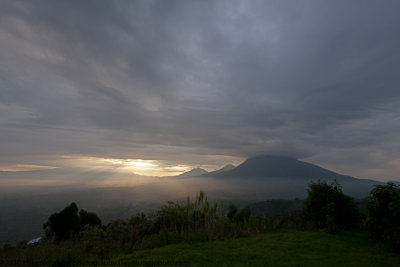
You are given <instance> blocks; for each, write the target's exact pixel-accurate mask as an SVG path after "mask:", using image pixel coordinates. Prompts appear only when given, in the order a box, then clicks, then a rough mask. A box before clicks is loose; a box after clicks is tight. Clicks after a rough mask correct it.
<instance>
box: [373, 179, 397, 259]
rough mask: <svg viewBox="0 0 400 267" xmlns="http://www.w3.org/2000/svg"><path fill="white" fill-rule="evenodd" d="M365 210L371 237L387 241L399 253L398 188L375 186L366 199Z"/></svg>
mask: <svg viewBox="0 0 400 267" xmlns="http://www.w3.org/2000/svg"><path fill="white" fill-rule="evenodd" d="M366 208H367V219H366V223H367V227H368V229H369V231H370V233H371V236H372V237H373V238H375V239H385V240H388V241H389V242H390V244H391V246H392V248H393V249H394V250H397V251H400V187H399V186H398V185H397V186H396V185H395V184H394V183H387V184H386V185H376V186H375V188H374V189H372V191H371V195H370V196H369V197H368V198H367V199H366Z"/></svg>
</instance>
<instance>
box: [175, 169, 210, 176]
mask: <svg viewBox="0 0 400 267" xmlns="http://www.w3.org/2000/svg"><path fill="white" fill-rule="evenodd" d="M207 173H208V171H206V170H204V169H202V168H194V169H191V170H190V171H187V172H184V173H182V174H180V175H178V176H177V177H196V176H202V175H204V174H207Z"/></svg>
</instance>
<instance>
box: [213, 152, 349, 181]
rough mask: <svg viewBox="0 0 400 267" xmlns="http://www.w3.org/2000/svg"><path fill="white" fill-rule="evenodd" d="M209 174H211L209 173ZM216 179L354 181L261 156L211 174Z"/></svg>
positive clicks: (290, 160)
mask: <svg viewBox="0 0 400 267" xmlns="http://www.w3.org/2000/svg"><path fill="white" fill-rule="evenodd" d="M210 174H211V173H210ZM213 174H215V175H216V176H218V177H231V178H245V179H249V178H259V179H268V178H274V179H275V178H297V179H307V180H315V179H328V180H333V179H338V180H346V179H356V178H353V177H351V176H346V175H341V174H339V173H336V172H333V171H330V170H327V169H324V168H321V167H319V166H317V165H314V164H311V163H307V162H303V161H300V160H297V159H295V158H290V157H285V156H273V155H261V156H256V157H252V158H249V159H247V160H246V161H245V162H243V163H242V164H240V165H239V166H237V167H236V168H234V169H232V170H229V171H226V172H222V173H213Z"/></svg>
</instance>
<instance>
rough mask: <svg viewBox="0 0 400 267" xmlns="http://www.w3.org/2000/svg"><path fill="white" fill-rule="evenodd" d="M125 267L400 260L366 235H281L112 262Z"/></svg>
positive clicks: (385, 263)
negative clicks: (140, 266) (130, 266)
mask: <svg viewBox="0 0 400 267" xmlns="http://www.w3.org/2000/svg"><path fill="white" fill-rule="evenodd" d="M114 261H115V263H118V262H119V263H122V264H123V265H124V264H126V265H131V264H132V265H133V266H134V265H135V264H137V265H156V266H157V265H162V266H166V265H172V266H173V265H178V266H179V265H182V266H188V265H189V266H400V255H399V254H394V253H392V252H390V250H389V248H388V247H387V246H386V245H385V244H383V243H380V242H376V241H373V240H370V238H369V236H368V233H367V232H364V231H345V232H340V233H339V234H337V235H330V234H327V233H325V232H296V231H289V232H280V233H270V234H263V235H258V236H254V237H247V238H238V239H233V240H226V241H213V242H203V243H195V244H175V245H170V246H166V247H162V248H158V249H153V250H144V251H136V252H134V253H132V254H130V255H121V256H119V257H117V258H115V259H114Z"/></svg>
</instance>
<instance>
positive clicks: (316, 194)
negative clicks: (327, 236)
mask: <svg viewBox="0 0 400 267" xmlns="http://www.w3.org/2000/svg"><path fill="white" fill-rule="evenodd" d="M307 191H308V196H307V199H306V200H305V202H304V205H305V208H304V212H305V215H306V216H307V217H308V218H309V220H311V222H312V223H313V224H314V226H315V227H317V228H318V229H324V228H326V229H328V231H330V232H334V231H335V229H337V228H349V227H352V226H355V225H356V223H357V222H358V218H359V215H358V210H357V204H356V201H355V200H354V199H353V198H351V197H349V196H347V195H345V194H343V192H342V188H341V186H340V184H339V183H338V182H337V181H334V182H333V183H332V184H330V185H329V184H327V182H325V181H318V182H312V183H311V184H310V185H309V188H308V189H307Z"/></svg>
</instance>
